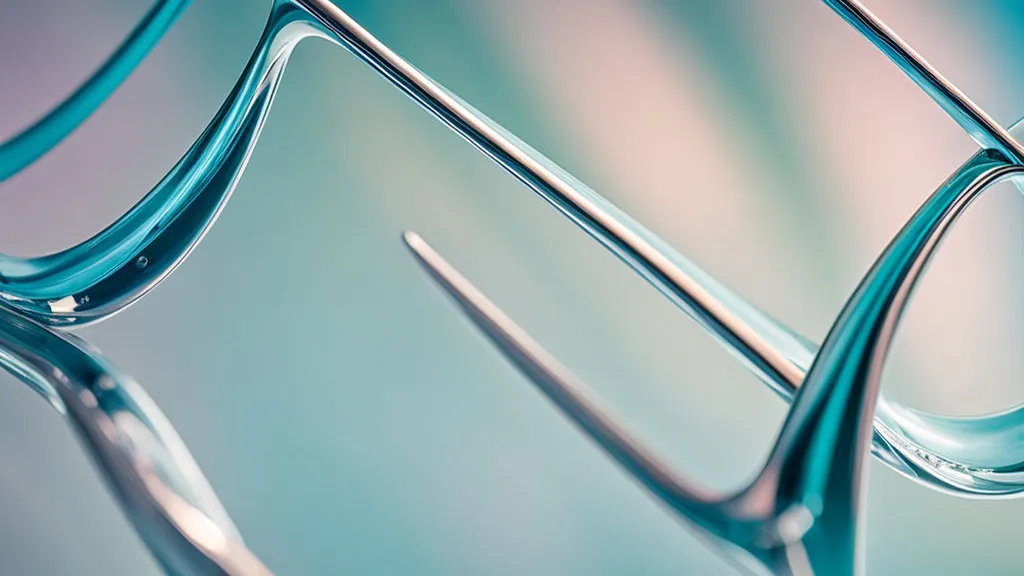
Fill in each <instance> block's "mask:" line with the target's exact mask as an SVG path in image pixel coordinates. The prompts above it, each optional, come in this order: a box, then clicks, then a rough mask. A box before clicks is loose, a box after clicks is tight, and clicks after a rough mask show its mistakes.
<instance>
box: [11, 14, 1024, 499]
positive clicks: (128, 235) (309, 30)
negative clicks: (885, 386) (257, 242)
mask: <svg viewBox="0 0 1024 576" xmlns="http://www.w3.org/2000/svg"><path fill="white" fill-rule="evenodd" d="M841 4H852V3H841ZM311 36H317V37H321V38H326V39H327V40H329V41H332V42H334V43H337V44H339V45H340V46H342V47H344V48H345V49H346V50H348V51H349V52H351V53H352V54H354V55H355V56H357V57H358V58H360V59H361V60H363V61H364V62H366V63H367V64H369V65H370V66H371V67H373V68H374V69H375V70H376V71H377V72H379V73H380V74H381V75H383V76H384V77H385V78H387V79H388V80H389V81H390V82H392V83H393V84H394V85H395V86H396V87H397V88H399V89H401V90H402V91H403V92H405V93H406V94H407V95H408V96H409V97H410V98H412V99H413V100H414V101H416V102H417V103H418V104H420V105H421V106H423V107H424V108H425V109H426V110H427V111H428V112H430V113H431V114H433V115H434V116H435V117H437V118H438V119H439V120H441V121H442V122H444V123H445V124H446V125H448V126H449V127H451V128H452V129H453V130H454V131H455V132H457V133H458V134H459V135H461V136H462V137H464V138H465V139H466V140H468V141H469V142H470V143H471V144H472V145H473V146H475V147H476V148H478V149H479V150H480V151H482V152H483V153H484V154H486V155H487V156H488V157H490V158H491V159H493V160H495V161H496V162H498V163H499V164H500V165H501V166H503V167H504V168H505V169H507V170H508V171H509V172H511V173H512V174H513V175H515V176H516V177H517V178H518V179H520V180H521V181H522V182H523V183H524V184H526V185H527V186H528V187H529V188H530V189H532V190H533V191H534V192H536V193H537V194H538V195H540V196H541V197H542V198H543V199H544V200H546V201H548V202H549V203H550V204H551V205H552V206H554V207H555V208H556V209H558V210H559V211H560V212H561V213H562V214H564V215H565V216H567V217H568V218H569V219H570V220H571V221H572V222H574V223H576V224H577V225H578V226H580V227H581V228H582V229H583V230H584V231H585V232H587V233H588V234H589V235H591V236H592V237H593V238H595V239H596V240H598V241H599V242H600V243H601V244H602V245H604V246H605V247H606V248H608V249H609V250H610V251H611V252H612V253H614V254H615V255H616V256H618V257H619V258H620V259H622V260H623V261H624V262H626V263H627V264H628V265H629V266H630V267H631V268H633V269H634V270H635V271H636V272H637V273H639V274H640V275H641V276H642V277H644V278H645V279H646V280H647V281H648V282H650V283H651V284H652V285H653V286H654V287H655V288H657V289H658V290H659V291H660V292H661V293H662V294H664V295H665V296H666V297H668V298H669V299H670V300H672V302H673V303H675V304H676V305H677V306H678V307H679V308H680V309H681V310H683V312H685V313H686V314H688V315H689V316H691V317H692V318H693V319H694V320H696V321H697V322H698V323H699V324H701V325H702V326H703V327H704V328H705V329H706V330H708V332H709V333H710V334H712V335H713V336H714V337H715V338H716V339H718V340H719V341H720V342H721V343H722V344H723V345H724V346H726V348H727V349H728V350H730V351H731V352H732V353H733V354H735V355H736V356H737V357H738V358H739V359H740V360H742V361H743V362H744V363H745V364H746V365H747V366H748V367H749V368H750V369H751V370H752V371H753V372H754V373H755V374H756V375H757V376H758V377H759V378H760V379H761V380H762V381H764V382H765V383H766V384H767V385H768V386H770V387H771V388H773V389H774V390H776V391H777V392H778V393H779V394H780V395H781V396H782V397H783V398H787V399H788V398H790V397H791V396H792V394H793V391H794V390H796V389H797V387H799V386H800V383H801V382H802V381H803V379H804V376H805V374H806V372H807V370H808V369H809V367H810V365H811V362H812V361H813V359H814V358H815V357H816V355H817V353H818V348H817V346H816V345H815V344H814V343H812V342H811V341H809V340H807V339H806V338H803V337H801V336H799V335H798V334H796V333H794V332H793V331H792V330H790V329H789V328H788V327H786V326H784V325H783V324H781V323H779V322H777V321H775V320H774V319H772V318H771V317H769V316H768V315H766V314H764V313H763V312H761V311H760V310H758V309H757V308H756V307H754V306H753V305H751V304H750V303H748V302H747V301H746V300H744V299H743V298H741V297H740V296H738V295H737V294H735V293H733V292H732V291H731V290H729V289H728V288H727V287H725V286H724V285H722V284H720V283H719V282H717V281H716V280H715V279H714V278H712V277H711V276H710V275H708V274H707V273H706V272H704V271H703V270H701V269H700V268H699V267H697V266H696V265H695V264H693V263H692V262H691V261H690V260H689V259H687V258H686V257H685V256H683V255H682V254H680V253H679V252H678V251H676V250H675V249H674V248H672V247H671V246H669V245H668V244H667V243H665V242H664V241H662V240H661V239H660V238H658V237H657V236H656V235H655V234H653V233H652V232H650V231H649V230H647V229H646V228H645V227H644V226H643V225H642V224H640V223H639V222H637V221H635V220H633V219H632V218H631V217H630V216H629V215H628V214H626V213H624V212H623V211H622V210H620V209H619V208H617V207H616V206H614V205H613V204H611V203H610V202H608V201H607V200H605V199H604V198H603V197H601V196H600V195H599V194H597V193H596V192H594V191H593V190H591V189H590V188H588V187H587V186H586V185H584V184H583V183H581V182H580V181H578V180H577V179H575V178H574V177H572V176H571V175H570V174H568V173H567V172H565V171H564V170H562V169H561V168H559V167H558V166H557V165H555V164H554V163H553V162H551V161H550V160H548V159H547V158H546V157H544V156H543V155H542V154H540V153H539V152H537V151H536V150H534V149H532V148H530V147H529V146H528V145H527V144H525V143H523V142H522V141H520V140H519V139H517V138H516V137H515V136H513V135H512V134H510V133H509V132H508V131H506V130H504V129H503V128H502V127H501V126H499V125H497V124H496V123H494V122H493V121H491V120H490V119H488V118H487V117H486V116H484V115H483V114H481V113H480V112H478V111H477V110H475V109H474V108H472V107H471V106H470V105H469V104H467V103H465V102H463V101H462V100H460V99H459V98H458V97H457V96H455V95H454V94H452V93H451V92H449V91H447V90H446V89H445V88H444V87H442V86H441V85H439V84H438V83H436V82H434V81H433V80H431V79H430V78H429V77H428V76H426V75H425V74H423V73H422V72H420V71H419V70H417V69H416V68H415V67H413V66H412V65H411V64H409V63H408V62H406V61H405V60H403V59H402V58H401V57H399V56H398V55H397V54H395V53H394V52H392V51H391V50H390V49H389V48H387V46H385V45H384V44H383V43H381V42H380V41H379V40H377V39H376V38H374V37H373V36H372V35H371V34H370V33H369V32H367V31H366V30H365V29H363V28H362V27H360V26H359V25H358V23H356V22H355V21H354V20H352V19H351V18H350V17H348V16H347V15H346V14H345V13H344V12H342V11H341V10H340V9H339V8H337V7H336V6H335V5H334V4H332V3H330V2H329V1H327V0H277V1H276V2H275V3H274V6H273V11H272V14H271V16H270V19H269V21H268V24H267V26H266V29H265V31H264V33H263V36H262V37H261V39H260V41H259V43H258V45H257V48H256V50H255V52H254V53H253V56H252V57H251V59H250V60H249V63H248V64H247V66H246V68H245V70H244V71H243V73H242V75H241V77H240V78H239V80H238V82H237V83H236V85H235V88H234V89H233V90H232V92H231V94H230V95H229V97H228V98H227V100H226V101H225V103H224V105H223V106H222V107H221V110H220V111H219V112H218V114H217V115H216V116H215V118H214V119H213V121H212V122H211V123H210V125H209V126H208V127H207V129H206V130H205V131H204V132H203V134H202V135H201V136H200V138H199V140H197V142H196V143H195V144H194V145H193V146H192V147H191V148H190V149H189V151H188V152H187V153H186V154H185V156H184V157H183V158H182V159H181V160H180V161H179V162H178V164H177V165H176V166H175V167H174V168H173V169H172V170H171V171H170V172H169V173H168V174H167V176H165V177H164V178H163V180H161V182H160V183H159V184H158V185H157V186H156V187H155V188H154V189H153V190H152V191H151V192H150V193H149V194H147V195H146V197H145V198H143V200H142V201H140V202H139V203H138V204H137V205H136V206H134V207H133V208H132V209H131V210H129V211H128V212H127V213H126V214H125V215H124V216H122V217H121V218H120V219H119V220H118V221H117V222H115V223H114V224H112V225H111V226H110V227H108V228H107V229H106V230H104V231H102V232H101V233H99V234H98V235H96V236H95V237H93V238H91V239H89V240H87V241H86V242H84V243H82V244H80V245H78V246H75V247H72V248H69V249H67V250H65V251H63V252H60V253H57V254H53V255H49V256H43V257H40V258H27V259H23V258H14V257H9V256H2V257H0V299H2V302H0V303H2V304H3V305H6V306H9V307H11V308H13V309H15V310H18V311H19V312H21V313H24V314H27V315H29V316H30V317H32V318H35V319H36V320H38V321H40V322H43V323H47V324H51V325H66V326H71V325H78V324H83V323H87V322H92V321H96V320H100V319H102V318H105V317H108V316H110V315H111V314H113V313H115V312H117V311H118V310H121V309H123V308H124V307H125V306H127V305H129V304H131V303H132V302H134V301H135V300H137V299H138V298H139V297H141V296H142V295H143V294H145V293H146V292H147V291H148V290H150V289H151V288H152V287H153V286H155V285H156V284H157V283H158V282H159V281H160V280H161V279H163V278H164V277H165V276H166V275H167V274H168V273H170V272H171V271H172V270H173V269H174V267H175V266H177V265H178V264H179V263H180V262H181V261H182V260H183V259H184V258H185V257H186V256H187V255H188V254H189V252H190V251H191V250H192V249H193V248H194V247H195V246H196V244H197V243H198V242H199V241H200V240H201V239H202V237H203V235H204V234H205V232H206V230H207V229H208V227H209V226H210V225H211V224H212V223H213V221H214V220H215V219H216V218H217V216H218V215H219V213H220V210H221V209H222V208H223V206H224V203H225V202H226V201H227V200H228V198H229V197H230V194H231V192H232V190H233V189H234V187H235V185H236V183H237V181H238V178H239V175H240V174H241V172H242V170H243V169H244V167H245V163H246V161H247V160H248V158H249V155H250V153H251V152H252V149H253V147H254V146H255V143H256V140H257V138H258V137H259V134H260V130H261V128H262V126H263V122H264V120H265V119H266V116H267V113H268V111H269V109H270V106H271V103H272V101H273V97H274V94H275V91H276V89H277V86H278V83H279V81H280V78H281V75H282V74H283V71H284V69H285V65H286V63H287V61H288V57H289V56H290V54H291V50H292V48H293V47H294V45H295V44H296V43H297V42H298V41H300V40H302V39H303V38H306V37H311ZM915 57H916V55H915ZM917 58H919V57H917ZM954 104H957V103H954ZM979 125H980V124H979ZM999 130H1002V129H1001V128H1000V129H999ZM1010 139H1011V140H1013V139H1012V137H1011V138H1010ZM979 162H981V163H982V164H983V163H984V162H985V160H984V159H983V158H982V156H975V158H974V159H972V160H969V161H968V162H967V163H966V164H965V165H964V166H963V167H962V168H961V169H960V170H959V171H958V174H961V175H962V174H970V173H972V171H974V170H976V169H977V164H978V163H979ZM877 428H878V433H877V434H876V435H875V437H874V440H873V443H872V452H873V453H874V454H875V455H876V456H877V457H879V458H880V459H882V460H883V461H884V462H886V463H887V464H888V465H889V466H891V467H892V468H894V469H895V470H897V471H899V472H900V473H902V474H904V475H906V476H908V477H910V478H912V479H914V480H916V481H918V482H921V483H922V484H925V485H928V486H931V487H933V488H938V489H941V490H945V491H948V492H951V493H955V494H960V495H976V496H1009V495H1016V494H1020V493H1021V492H1022V491H1024V478H1021V477H1020V476H1019V475H1017V474H1016V473H1015V472H1014V473H1010V472H1009V471H1010V470H1015V469H1017V468H1021V467H1022V466H1024V409H1022V408H1015V409H1014V410H1012V411H1010V412H1007V413H1001V414H995V415H988V416H983V417H979V418H977V419H972V420H964V419H951V418H945V417H941V416H933V415H927V414H920V413H918V412H915V411H912V410H909V409H907V408H904V407H901V406H898V405H895V404H890V403H887V402H885V401H884V400H882V401H880V406H879V410H878V423H877ZM992 434H996V435H998V437H1000V438H1006V439H1008V440H1010V443H1009V444H1007V445H1004V446H1002V448H1001V450H999V451H995V450H984V449H978V448H977V444H975V442H976V441H977V440H978V437H979V435H981V436H983V437H985V438H988V437H990V435H992ZM910 463H919V464H920V465H918V464H914V465H911V464H910ZM1002 471H1005V473H1004V472H1002Z"/></svg>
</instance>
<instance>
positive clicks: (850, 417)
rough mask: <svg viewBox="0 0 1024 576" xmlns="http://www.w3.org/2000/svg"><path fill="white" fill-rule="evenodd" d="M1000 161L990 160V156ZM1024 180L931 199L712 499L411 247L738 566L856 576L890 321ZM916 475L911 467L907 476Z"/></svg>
mask: <svg viewBox="0 0 1024 576" xmlns="http://www.w3.org/2000/svg"><path fill="white" fill-rule="evenodd" d="M990 154H991V155H992V156H993V157H1001V156H1002V155H1001V154H999V153H998V152H995V151H992V152H991V153H990ZM1021 174H1024V167H1022V166H1017V165H1013V164H1010V163H1008V162H1006V161H998V160H995V161H994V162H993V163H992V165H991V166H989V167H988V169H986V170H983V171H981V172H977V173H975V174H974V175H973V177H971V178H970V179H966V180H956V179H954V180H952V181H951V182H950V183H948V185H947V186H944V187H943V188H941V189H940V190H939V191H938V192H936V193H935V194H934V195H932V196H931V197H930V198H929V199H928V201H927V202H925V204H924V205H923V206H922V207H921V208H920V209H919V210H918V211H917V213H916V214H915V215H914V216H913V217H912V218H911V219H910V220H909V221H908V223H907V224H906V225H905V226H904V228H903V229H902V230H901V231H900V233H899V234H898V235H897V236H896V238H895V239H894V240H893V241H892V243H890V245H889V246H888V247H887V248H886V250H885V251H884V252H883V253H882V255H881V256H880V257H879V258H878V260H877V261H876V262H875V264H874V266H873V267H872V268H871V270H870V271H869V272H868V274H867V276H865V278H864V280H863V281H862V282H861V284H860V286H859V287H858V288H857V290H856V291H855V292H854V294H853V295H852V296H851V298H850V300H849V301H848V302H847V304H846V306H845V307H844V309H843V312H842V313H841V314H840V315H839V317H838V318H837V320H836V322H835V324H834V325H833V327H832V330H831V331H830V333H829V335H828V337H827V338H826V339H825V343H824V345H823V346H822V348H821V352H820V353H819V354H818V356H817V357H816V359H815V361H814V364H813V365H812V367H811V369H810V371H809V372H808V373H807V377H806V380H805V382H804V385H803V387H802V388H801V389H800V391H799V392H798V393H797V394H796V396H795V398H794V400H793V405H792V407H791V408H790V410H789V413H788V414H787V417H786V421H785V423H784V424H783V426H782V429H781V431H780V433H779V437H778V440H777V441H776V443H775V445H774V447H773V449H772V451H771V454H770V456H769V457H768V460H767V462H766V464H765V465H764V467H763V468H762V470H761V472H760V474H759V475H758V476H757V477H756V478H755V479H754V480H753V481H752V482H751V483H750V484H749V485H748V486H747V487H745V488H743V489H742V490H739V491H737V492H736V493H734V494H729V495H714V494H710V493H708V491H707V490H705V489H703V488H701V487H699V486H697V485H694V484H693V483H692V482H690V481H689V480H687V479H686V478H683V477H681V476H679V475H677V474H675V473H674V472H673V471H672V470H671V469H670V468H669V467H668V466H667V465H666V464H665V463H664V462H662V461H661V460H660V459H658V458H657V457H656V456H654V455H652V454H651V453H650V452H648V451H647V450H646V449H645V448H644V447H643V445H642V444H640V443H639V442H638V441H636V440H635V439H634V438H633V437H632V436H631V435H630V434H629V433H628V432H627V431H626V429H625V427H624V426H623V425H621V424H619V423H618V422H617V419H616V418H614V417H612V416H610V415H609V414H608V413H607V412H606V411H605V410H603V409H602V408H601V407H600V405H601V403H600V401H599V400H598V399H597V398H596V397H595V396H594V394H593V393H592V392H591V391H589V390H588V389H587V387H586V386H585V385H584V384H583V383H582V382H580V381H579V380H578V379H576V378H575V377H574V376H573V375H572V374H571V373H569V372H568V371H567V370H566V369H565V368H564V367H563V366H562V365H561V364H559V363H558V362H557V360H555V359H554V358H552V357H551V356H550V355H548V354H547V353H546V352H545V351H544V350H543V349H542V348H541V347H540V346H539V345H538V344H536V342H534V341H533V340H532V339H531V338H530V337H529V335H528V334H526V333H525V332H524V331H523V330H522V329H520V328H519V327H518V326H516V325H515V324H514V323H513V322H512V320H510V319H509V318H508V317H507V316H505V315H504V314H503V313H502V312H501V310H500V309H499V308H497V307H496V306H495V305H494V304H492V303H491V302H490V301H489V300H487V298H486V297H485V296H484V295H483V294H481V293H480V292H479V291H477V290H476V289H475V288H474V287H473V286H472V285H471V284H470V283H469V282H468V281H467V280H466V279H465V278H463V277H462V276H461V275H460V274H459V273H458V272H457V271H456V270H455V269H454V268H453V267H451V265H449V264H448V263H447V262H445V261H444V260H443V259H442V258H441V257H440V256H439V255H438V254H437V253H436V252H435V251H434V250H433V249H432V248H430V246H428V245H427V244H426V243H425V242H424V241H423V240H422V239H421V238H419V236H417V235H415V234H411V233H407V234H406V236H405V240H406V243H407V245H408V246H409V248H410V249H411V250H412V251H413V253H414V255H415V256H416V257H417V259H418V260H419V262H420V264H421V265H423V266H424V268H425V269H426V270H427V271H428V272H429V273H430V275H431V276H432V277H433V279H434V280H435V281H437V282H438V284H439V285H440V286H441V287H442V288H443V289H444V290H445V291H446V292H447V293H448V294H449V295H450V296H452V297H453V299H454V300H455V302H456V304H458V306H459V307H460V309H461V310H462V311H463V312H464V313H465V314H466V315H467V317H468V318H469V319H470V320H471V321H472V322H473V323H474V324H475V325H476V326H477V327H478V328H479V329H480V330H481V331H482V332H483V333H484V334H485V335H486V336H487V337H488V338H489V339H490V340H491V342H492V343H494V344H495V345H496V346H497V348H498V349H499V350H500V351H501V352H502V353H503V354H504V355H505V357H506V358H507V359H508V360H509V361H510V362H511V363H512V364H513V365H514V366H515V367H516V368H518V369H519V370H520V372H522V373H523V374H524V375H525V376H526V377H527V378H528V379H530V380H531V381H532V382H533V383H534V384H535V385H536V386H537V387H538V389H539V390H540V391H541V392H542V393H543V394H544V395H545V396H546V397H547V398H548V399H549V400H551V401H552V403H554V404H555V405H556V406H557V407H558V408H559V409H560V410H561V411H562V412H563V413H564V414H565V415H566V416H567V417H568V418H569V419H570V420H572V421H573V422H575V423H576V424H577V425H578V426H579V427H580V428H581V429H582V430H583V431H584V433H585V434H586V435H587V436H588V437H590V438H591V439H592V440H594V442H595V443H597V444H598V445H599V446H600V447H601V448H602V449H604V450H605V452H606V453H608V455H609V456H611V457H612V459H614V460H615V461H616V462H618V463H619V464H620V465H621V466H622V467H623V468H625V469H626V471H627V472H628V473H629V474H630V475H631V476H632V477H633V478H634V479H636V480H637V481H638V482H639V483H640V484H642V485H643V486H644V487H646V488H647V489H648V490H649V491H650V492H651V493H652V494H653V495H654V496H655V497H656V498H658V499H659V500H660V501H661V502H663V503H664V504H666V505H667V506H669V507H670V508H671V509H672V510H674V511H675V512H676V513H677V514H678V515H679V516H680V517H681V518H682V519H684V520H686V521H687V522H688V523H689V524H690V525H691V526H693V527H694V528H695V529H696V530H697V531H698V532H699V533H701V534H703V535H705V536H709V537H711V538H712V540H713V541H714V542H716V543H718V544H719V551H720V552H722V553H723V554H724V555H726V556H727V557H729V558H730V559H732V560H733V561H735V562H736V563H738V564H740V565H742V566H744V567H747V568H753V569H756V570H757V571H760V572H769V573H772V574H780V575H788V574H821V575H825V574H827V575H843V574H850V575H852V574H861V573H863V553H862V550H861V543H860V542H859V538H858V535H859V530H858V525H859V519H860V516H861V515H862V506H861V495H862V493H863V491H864V485H865V481H866V480H865V478H864V473H863V469H864V461H865V457H866V455H867V451H868V448H869V446H871V437H872V434H873V428H874V422H875V419H874V412H875V405H876V402H877V399H878V392H879V386H880V380H881V374H882V370H883V367H884V365H885V359H886V356H887V355H888V352H889V349H890V346H891V344H892V340H893V337H894V335H895V332H896V327H897V325H898V323H899V319H900V316H901V315H902V313H903V311H904V308H905V306H906V304H907V302H908V300H909V298H910V295H911V294H912V292H913V289H914V287H915V285H916V283H917V281H918V280H919V278H920V275H921V273H922V272H923V271H924V269H925V268H926V265H927V263H928V261H929V259H930V258H931V257H932V255H933V254H934V252H935V250H936V248H937V247H938V246H939V243H940V242H941V240H942V238H943V236H944V235H945V234H946V233H947V232H948V231H949V230H950V229H951V228H952V226H953V224H954V223H955V222H956V220H957V218H959V216H960V215H961V214H962V213H963V212H964V211H965V210H966V208H967V207H968V206H969V205H970V203H971V202H972V201H973V200H975V199H976V198H977V197H978V196H979V195H980V194H981V193H982V192H983V191H985V190H986V189H988V188H989V187H990V186H991V185H993V184H994V183H996V182H998V181H1000V180H1003V179H1007V178H1010V177H1012V176H1015V175H1021ZM915 465H920V461H911V462H909V463H908V466H911V467H913V466H915Z"/></svg>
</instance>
